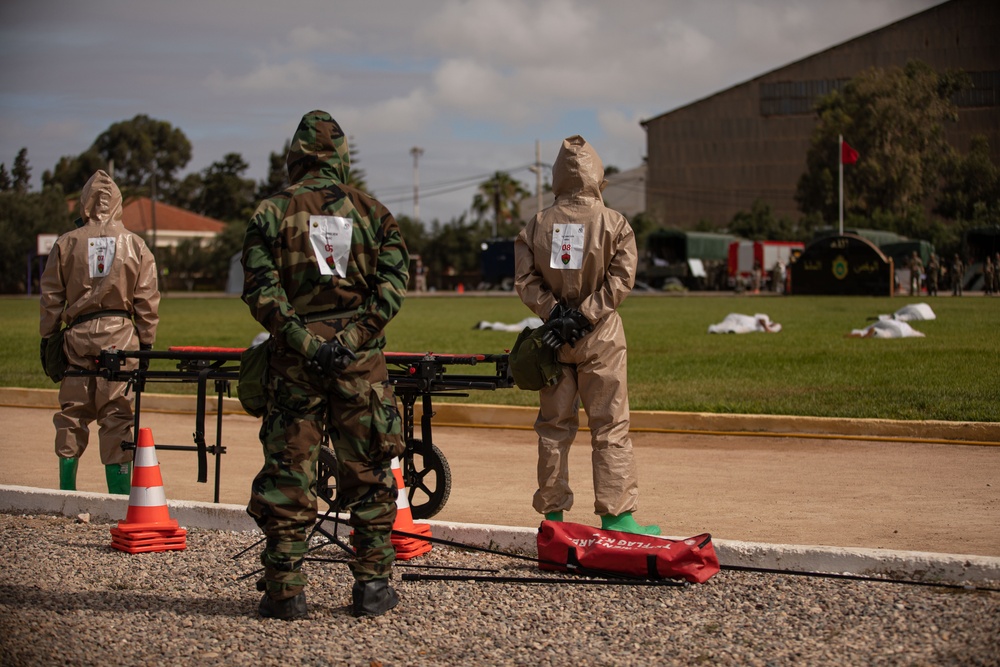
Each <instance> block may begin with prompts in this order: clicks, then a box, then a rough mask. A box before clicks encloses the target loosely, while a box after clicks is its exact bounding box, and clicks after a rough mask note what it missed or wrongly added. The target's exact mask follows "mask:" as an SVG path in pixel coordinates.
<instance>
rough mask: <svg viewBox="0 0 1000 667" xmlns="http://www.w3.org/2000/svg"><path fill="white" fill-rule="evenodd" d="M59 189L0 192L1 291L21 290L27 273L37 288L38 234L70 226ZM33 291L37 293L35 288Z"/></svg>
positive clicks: (5, 292)
mask: <svg viewBox="0 0 1000 667" xmlns="http://www.w3.org/2000/svg"><path fill="white" fill-rule="evenodd" d="M74 217H76V216H75V215H71V214H70V212H69V210H68V208H67V206H66V199H65V197H63V193H62V190H61V189H59V188H49V189H47V190H43V191H42V192H30V193H27V194H21V193H19V192H17V191H15V190H10V191H8V192H3V193H0V238H3V240H4V242H3V243H0V293H3V294H12V293H24V292H25V291H26V290H27V283H26V282H25V281H26V276H27V275H28V274H29V273H30V274H31V278H32V283H33V284H34V285H35V287H37V280H38V275H37V269H38V268H39V264H37V262H35V263H32V264H31V265H30V268H31V269H32V270H31V271H28V270H27V269H28V268H29V264H28V262H29V261H31V259H32V258H33V257H34V254H35V246H36V237H37V235H38V234H62V233H64V232H68V231H69V230H71V229H73V223H72V220H73V218H74ZM32 291H33V292H36V293H37V290H36V289H35V288H32Z"/></svg>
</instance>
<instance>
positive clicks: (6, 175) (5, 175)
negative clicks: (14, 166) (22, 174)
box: [0, 162, 14, 192]
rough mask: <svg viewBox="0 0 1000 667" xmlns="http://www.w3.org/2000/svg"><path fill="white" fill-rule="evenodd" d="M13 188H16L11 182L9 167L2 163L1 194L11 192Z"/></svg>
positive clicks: (0, 167)
mask: <svg viewBox="0 0 1000 667" xmlns="http://www.w3.org/2000/svg"><path fill="white" fill-rule="evenodd" d="M12 187H14V182H13V181H11V180H10V172H8V171H7V165H6V164H5V163H2V162H0V192H9V191H10V189H11V188H12Z"/></svg>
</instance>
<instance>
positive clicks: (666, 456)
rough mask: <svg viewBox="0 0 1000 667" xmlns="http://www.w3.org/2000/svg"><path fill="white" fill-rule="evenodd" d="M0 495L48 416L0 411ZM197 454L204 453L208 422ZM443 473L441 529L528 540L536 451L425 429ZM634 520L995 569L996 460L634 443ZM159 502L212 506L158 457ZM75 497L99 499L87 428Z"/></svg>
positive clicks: (167, 419) (239, 498) (228, 422)
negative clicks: (480, 527) (972, 558)
mask: <svg viewBox="0 0 1000 667" xmlns="http://www.w3.org/2000/svg"><path fill="white" fill-rule="evenodd" d="M0 418H2V420H3V422H2V423H3V425H4V431H5V433H4V437H3V438H2V439H0V455H2V456H3V461H4V465H3V468H2V470H0V483H2V484H16V485H23V486H34V487H41V488H58V485H59V477H58V465H57V462H56V458H55V454H54V452H53V437H54V434H55V430H54V427H53V426H52V412H51V411H49V410H44V409H33V408H0ZM259 424H260V422H259V420H257V419H253V418H251V417H247V416H227V417H225V418H224V419H223V429H222V444H223V445H224V446H225V448H226V450H227V451H226V453H225V454H224V455H222V456H221V457H220V464H219V465H220V468H219V471H220V480H221V483H220V501H221V502H223V503H236V504H244V503H246V501H247V497H248V492H249V488H250V482H251V480H252V479H253V477H254V475H255V474H256V473H257V470H258V469H259V467H260V464H261V460H262V459H261V453H260V444H259V441H258V439H257V432H258V429H259ZM143 425H144V426H147V427H149V428H151V429H152V431H153V437H154V441H155V442H156V444H157V445H191V444H193V436H192V433H193V431H194V425H195V421H194V416H193V415H189V414H183V415H175V414H155V413H151V412H144V413H143ZM208 430H209V434H208V436H207V438H206V439H207V441H208V443H209V444H214V443H215V442H216V438H215V423H214V421H213V420H210V421H209V426H208ZM434 436H435V443H434V444H436V445H437V446H438V448H439V449H440V450H441V452H442V453H443V454H444V456H445V458H446V459H447V462H448V465H449V467H450V468H451V473H452V487H451V496H450V498H449V500H448V501H447V503H446V505H445V506H444V508H443V509H442V510H441V511H440V512H439V513H438V514H437V515H436V516H435V517H434V518H435V519H440V520H444V521H458V522H467V523H488V524H499V525H508V526H535V525H537V524H538V521H539V519H540V517H539V515H538V514H536V513H535V512H534V510H532V508H531V496H532V493H533V492H534V490H535V437H534V433H533V432H532V431H530V430H524V429H480V428H453V427H437V426H436V427H435V429H434ZM633 443H634V446H635V449H636V458H637V460H638V463H639V492H640V496H639V509H638V511H637V512H636V517H637V518H638V519H639V520H640V521H642V522H645V523H654V522H655V523H658V524H660V526H661V527H662V528H663V530H664V533H665V534H668V535H673V536H689V535H695V534H698V533H703V532H710V533H712V535H713V536H714V537H716V538H717V539H733V540H747V541H755V542H768V543H780V544H813V545H829V546H843V547H868V548H885V549H902V550H911V551H928V552H936V553H951V554H976V555H986V556H1000V493H998V491H1000V447H983V446H969V445H942V444H925V443H907V442H892V443H885V442H866V441H860V440H850V439H844V440H821V439H812V438H776V437H759V436H732V435H726V436H719V435H686V434H685V435H675V434H655V433H637V434H634V435H633ZM157 457H158V459H159V462H160V468H161V472H162V475H163V480H164V489H165V491H166V494H167V498H168V499H177V500H197V501H206V502H211V501H212V500H213V499H214V498H213V497H214V477H215V459H214V458H210V460H209V471H208V472H209V477H208V479H209V481H208V483H206V484H200V483H198V482H197V481H196V479H197V456H196V455H195V453H194V452H188V451H169V450H166V449H158V450H157ZM570 474H571V482H572V483H573V486H574V493H575V495H576V504H575V506H574V508H573V511H571V512H569V513H568V514H567V516H566V519H567V520H569V521H576V522H579V523H586V524H591V525H598V520H597V517H596V516H595V515H594V513H593V485H592V483H591V473H590V446H589V442H588V439H587V434H586V433H581V435H580V437H579V438H578V440H577V443H576V445H575V446H574V448H573V451H572V454H571V464H570ZM78 488H79V489H80V490H82V491H96V492H105V491H106V490H107V487H106V485H105V481H104V469H103V466H101V464H100V456H99V454H98V447H97V434H96V428H95V429H94V432H93V433H91V446H90V448H89V449H88V451H87V453H86V454H85V455H84V456H83V458H82V459H81V462H80V470H79V479H78Z"/></svg>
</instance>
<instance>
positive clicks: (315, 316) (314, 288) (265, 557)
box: [243, 111, 409, 620]
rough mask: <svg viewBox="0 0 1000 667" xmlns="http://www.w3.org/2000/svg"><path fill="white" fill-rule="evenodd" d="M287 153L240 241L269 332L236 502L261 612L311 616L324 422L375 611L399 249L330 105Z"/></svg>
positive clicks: (402, 257) (399, 444)
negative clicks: (255, 537) (262, 386)
mask: <svg viewBox="0 0 1000 667" xmlns="http://www.w3.org/2000/svg"><path fill="white" fill-rule="evenodd" d="M286 164H287V167H288V175H289V179H290V181H291V183H292V184H291V185H290V186H289V187H287V188H286V189H285V190H284V191H282V192H279V193H278V194H275V195H273V196H271V197H269V198H267V199H265V200H264V201H263V202H261V203H260V205H259V206H258V207H257V210H256V212H255V213H254V215H253V218H252V219H251V220H250V223H249V225H248V226H247V232H246V238H245V241H244V245H243V268H244V272H245V283H244V288H243V300H244V301H245V302H246V303H247V305H248V306H249V307H250V311H251V313H252V314H253V316H254V317H255V318H256V319H257V321H258V322H260V323H261V324H262V325H263V326H264V328H266V329H267V331H268V332H269V333H270V334H271V336H270V338H269V339H268V343H267V344H268V345H269V354H270V361H269V365H268V371H269V373H268V378H267V385H266V386H267V394H268V400H267V408H266V414H264V416H263V423H262V425H261V429H260V439H261V443H262V445H263V449H264V465H263V467H262V468H261V471H260V472H259V473H258V474H257V476H256V478H255V479H254V481H253V486H252V489H251V495H250V502H249V504H248V507H247V512H248V513H249V514H250V515H251V516H252V517H253V518H254V519H255V520H256V521H257V524H258V525H259V526H260V528H261V530H262V531H263V532H264V534H265V536H266V544H265V547H264V552H263V554H262V555H261V561H262V563H263V565H264V576H263V578H262V579H261V581H260V582H259V583H258V588H259V589H260V590H263V591H264V596H263V597H262V598H261V602H260V606H259V608H258V611H259V613H260V615H261V616H265V617H273V618H281V619H285V620H292V619H296V618H301V617H304V616H306V615H307V613H308V610H307V607H306V601H305V590H304V589H305V586H306V583H307V580H306V575H305V573H304V572H303V571H302V562H303V559H304V557H305V554H306V549H307V531H308V530H309V529H310V528H311V526H312V525H313V524H314V522H315V520H316V500H317V498H316V476H317V462H318V457H319V449H320V443H321V440H322V438H323V432H324V429H325V430H326V431H327V432H328V434H329V436H330V440H331V441H332V443H333V448H334V451H335V453H336V455H337V473H338V480H337V482H338V484H337V498H338V500H339V501H340V502H341V507H342V509H344V510H346V511H350V515H351V519H350V523H351V526H352V527H353V533H352V537H351V540H352V546H353V547H354V550H355V552H356V553H355V557H354V558H353V559H352V561H351V562H350V568H351V571H352V573H353V574H354V579H355V584H354V587H353V589H352V613H353V614H354V615H355V616H377V615H379V614H382V613H385V612H386V611H388V610H389V609H392V608H393V607H394V606H396V604H397V603H398V602H399V597H398V596H397V595H396V592H395V591H394V590H393V588H392V587H391V586H390V585H389V583H388V580H389V578H390V577H391V574H392V563H393V561H394V560H395V555H396V554H395V551H394V549H393V546H392V543H391V541H390V533H391V531H392V525H393V522H394V520H395V518H396V496H397V490H396V483H395V478H394V477H393V474H392V470H391V468H390V464H391V460H392V458H393V457H395V456H399V455H400V454H401V453H402V451H403V448H404V443H403V438H402V429H401V419H400V415H399V411H398V408H397V405H396V399H395V395H394V392H393V389H392V386H391V385H390V384H389V383H388V371H387V369H386V363H385V357H384V355H383V349H384V347H385V337H384V333H383V330H384V328H385V326H386V325H387V324H388V323H389V321H390V320H391V319H392V318H393V317H394V316H395V315H396V313H397V312H399V309H400V306H401V305H402V303H403V299H404V297H405V294H406V285H407V281H408V280H409V273H408V266H409V254H408V252H407V250H406V246H405V244H404V242H403V239H402V236H401V234H400V230H399V226H398V225H397V224H396V221H395V219H394V218H393V217H392V214H391V213H389V211H388V210H387V209H386V208H385V206H383V205H382V204H381V203H380V202H378V201H377V200H375V199H374V198H373V197H371V196H369V195H367V194H365V193H363V192H361V191H359V190H357V189H356V188H354V187H351V186H349V185H348V184H347V183H348V175H349V169H350V158H349V155H348V146H347V139H346V137H345V135H344V132H343V130H342V129H341V128H340V126H339V125H338V124H337V122H336V121H335V120H334V119H333V118H332V117H331V116H330V114H328V113H326V112H324V111H311V112H309V113H307V114H306V115H305V116H303V117H302V120H301V122H300V123H299V126H298V129H297V130H296V131H295V134H294V136H293V138H292V142H291V145H290V148H289V151H288V156H287V159H286Z"/></svg>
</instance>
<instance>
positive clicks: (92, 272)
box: [39, 171, 160, 494]
mask: <svg viewBox="0 0 1000 667" xmlns="http://www.w3.org/2000/svg"><path fill="white" fill-rule="evenodd" d="M80 216H81V218H80V220H78V221H77V224H78V225H79V227H78V228H77V229H74V230H73V231H71V232H67V233H65V234H63V235H62V236H60V237H59V239H58V240H57V241H56V243H55V245H54V246H53V248H52V251H51V253H50V254H49V257H48V261H47V262H46V264H45V271H44V273H43V274H42V283H41V292H42V296H41V321H40V323H39V332H40V333H41V336H42V350H43V356H44V350H45V347H46V343H47V339H48V338H49V337H51V336H52V335H54V334H55V333H57V332H58V331H59V329H60V327H61V326H62V325H63V324H65V325H66V326H67V327H68V329H67V330H66V332H65V337H64V342H63V348H64V351H65V354H66V360H67V362H68V368H69V369H77V370H79V369H83V370H94V369H95V368H96V365H95V362H94V358H95V357H96V356H97V355H99V353H100V352H101V351H102V350H108V349H119V350H138V349H145V350H149V349H152V347H153V342H154V341H155V339H156V327H157V325H158V324H159V315H158V313H157V310H158V308H159V304H160V292H159V289H158V288H157V282H156V264H155V262H154V259H153V255H152V253H151V252H150V251H149V249H148V248H147V247H146V244H145V243H144V242H143V240H142V239H141V238H140V237H139V236H137V235H135V234H133V233H132V232H130V231H128V230H127V229H125V226H124V225H123V224H122V195H121V192H120V191H119V190H118V186H117V185H115V183H114V181H113V180H112V179H111V177H110V176H108V174H106V173H105V172H103V171H97V172H96V173H95V174H94V175H93V176H91V177H90V180H88V181H87V184H86V185H84V186H83V192H82V193H81V194H80ZM137 364H138V362H137V361H136V360H134V359H132V360H129V362H128V363H127V364H126V368H127V369H135V368H136V367H137ZM126 384H127V383H125V382H111V381H108V380H106V379H104V378H102V377H86V376H67V377H64V378H63V379H62V381H61V383H60V386H59V405H60V409H59V412H57V413H56V415H55V417H54V418H53V420H52V421H53V423H54V424H55V427H56V441H55V449H56V455H57V456H58V457H59V488H60V489H64V490H75V489H76V470H77V465H78V464H79V459H80V456H81V455H82V454H83V452H84V450H85V449H86V448H87V443H88V438H89V435H90V429H89V424H90V423H91V422H92V421H94V420H97V423H98V425H99V426H100V432H99V436H100V446H101V461H102V462H103V463H104V466H105V472H106V476H107V482H108V492H109V493H119V494H128V493H129V491H130V486H131V473H132V463H131V462H132V451H126V450H123V449H122V447H121V444H122V442H131V441H132V421H133V413H132V404H131V401H130V399H129V397H127V396H126V395H125V389H126Z"/></svg>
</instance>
